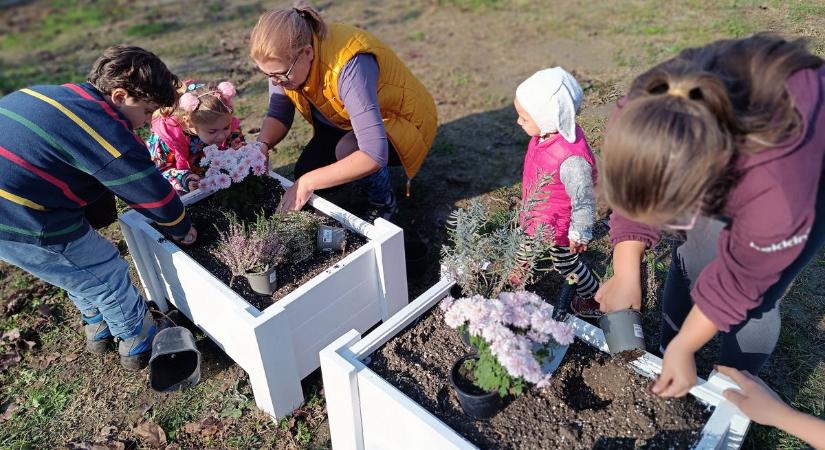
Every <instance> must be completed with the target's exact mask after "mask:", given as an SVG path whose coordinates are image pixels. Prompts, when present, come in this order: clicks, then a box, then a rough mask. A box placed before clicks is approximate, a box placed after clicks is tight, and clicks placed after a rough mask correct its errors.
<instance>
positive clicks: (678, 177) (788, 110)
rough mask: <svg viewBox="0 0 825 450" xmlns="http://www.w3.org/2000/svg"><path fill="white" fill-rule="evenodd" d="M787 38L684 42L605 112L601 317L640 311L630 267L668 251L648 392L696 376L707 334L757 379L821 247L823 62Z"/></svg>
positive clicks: (677, 389)
mask: <svg viewBox="0 0 825 450" xmlns="http://www.w3.org/2000/svg"><path fill="white" fill-rule="evenodd" d="M822 63H823V61H822V59H820V58H819V57H817V56H815V55H813V54H811V53H810V52H808V51H807V50H806V48H805V45H804V43H802V42H800V41H795V42H789V41H786V40H784V39H782V38H780V37H778V36H775V35H770V34H759V35H755V36H752V37H750V38H747V39H740V40H726V41H719V42H715V43H712V44H710V45H708V46H706V47H702V48H696V49H688V50H685V51H683V52H682V53H681V54H680V55H679V56H677V57H675V58H673V59H671V60H669V61H666V62H664V63H662V64H660V65H658V66H656V67H654V68H653V69H651V70H649V71H648V72H647V73H645V74H643V75H641V76H640V77H638V78H637V79H636V80H635V81H634V83H633V85H632V87H631V89H630V91H629V93H628V95H627V97H626V98H624V99H622V100H620V102H619V110H618V111H617V112H616V113H615V114H614V117H612V119H611V124H610V126H609V127H608V131H607V135H606V138H605V143H604V148H603V151H602V163H603V164H602V166H601V167H600V172H601V177H602V178H601V186H602V188H603V192H604V196H605V199H606V201H607V202H608V203H609V204H610V206H611V207H612V208H613V211H614V212H613V216H612V217H611V221H610V224H611V230H610V236H611V241H612V243H613V245H614V246H615V249H614V252H613V264H614V268H615V275H614V276H613V278H611V279H610V280H608V281H607V282H606V283H605V284H604V285H603V286H602V288H601V289H600V290H599V292H598V293H597V294H596V300H597V301H599V303H600V304H601V308H602V310H603V311H606V312H609V311H615V310H618V309H623V308H628V307H632V308H637V309H638V308H640V307H641V287H640V284H641V283H640V273H639V263H640V261H641V258H642V255H643V253H644V251H645V249H646V248H650V247H651V246H652V245H654V244H655V243H656V242H657V241H658V239H659V237H660V232H661V231H668V230H677V231H676V232H675V233H676V234H677V235H679V236H681V238H683V239H684V241H683V243H681V245H679V246H677V247H675V248H674V251H673V262H672V264H671V267H670V272H669V273H668V277H667V281H666V283H665V292H664V299H663V303H662V338H661V351H662V352H663V353H664V358H663V367H662V374H661V375H660V377H659V378H658V380H657V382H656V383H655V385H654V386H653V392H655V393H657V394H659V395H661V396H664V397H671V396H682V395H685V394H686V393H687V392H688V390H689V389H690V388H691V387H692V386H693V385H694V384H695V383H696V366H695V362H694V353H695V352H696V351H697V350H699V348H701V347H702V346H704V345H705V344H706V343H707V342H708V341H709V340H710V339H711V338H712V337H713V336H714V335H716V333H722V336H721V344H722V347H721V355H720V363H721V364H724V365H727V366H732V367H735V368H737V369H741V370H747V371H749V372H752V373H756V372H758V371H759V369H760V368H761V367H762V366H763V365H764V363H765V362H766V361H767V359H768V357H769V356H770V354H771V353H772V352H773V349H774V347H775V346H776V342H777V339H778V337H779V328H780V318H779V311H778V306H779V300H780V298H781V297H782V295H783V293H784V292H785V290H786V289H787V288H788V287H789V286H790V283H791V281H793V279H794V278H795V277H796V276H797V275H798V274H799V273H800V271H801V270H802V269H803V268H804V267H805V266H806V265H807V264H808V263H809V262H810V261H811V259H812V258H813V257H814V256H815V255H816V253H817V252H818V250H819V249H820V248H821V247H822V245H823V243H825V182H823V177H822V174H823V155H825V68H823V66H822Z"/></svg>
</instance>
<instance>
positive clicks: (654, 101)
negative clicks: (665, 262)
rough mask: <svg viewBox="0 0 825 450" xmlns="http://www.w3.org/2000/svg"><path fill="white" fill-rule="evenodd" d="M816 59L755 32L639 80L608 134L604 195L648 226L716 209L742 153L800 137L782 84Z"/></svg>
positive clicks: (795, 45) (798, 45) (687, 54)
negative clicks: (694, 209)
mask: <svg viewBox="0 0 825 450" xmlns="http://www.w3.org/2000/svg"><path fill="white" fill-rule="evenodd" d="M822 62H823V61H822V59H821V58H819V57H817V56H815V55H813V54H812V53H810V52H809V51H808V50H807V49H806V47H805V42H804V41H803V40H794V41H788V40H785V39H783V38H782V37H780V36H777V35H774V34H768V33H760V34H756V35H754V36H751V37H749V38H745V39H737V40H723V41H717V42H714V43H711V44H709V45H707V46H705V47H700V48H692V49H687V50H684V51H683V52H681V53H680V54H679V55H678V56H677V57H675V58H673V59H671V60H668V61H666V62H664V63H662V64H659V65H658V66H656V67H654V68H652V69H650V70H649V71H647V72H646V73H644V74H642V75H641V76H639V77H638V78H636V80H635V81H634V82H633V84H632V86H631V88H630V92H629V93H628V96H627V103H626V105H625V106H624V107H623V108H622V109H621V111H620V113H619V116H618V117H617V119H616V121H615V122H614V123H613V124H612V125H611V127H610V128H609V129H608V131H607V135H606V137H605V143H604V148H603V151H602V168H601V184H602V190H603V193H604V195H605V199H606V200H607V202H608V203H609V204H610V205H611V206H612V207H614V208H616V209H618V210H620V211H622V212H624V213H626V214H629V215H631V216H636V217H637V218H640V217H646V218H648V219H649V220H648V221H649V222H651V223H652V222H660V221H663V220H668V219H670V218H673V217H675V216H677V215H679V214H681V213H684V212H685V211H687V210H688V209H690V208H692V207H693V206H694V205H696V204H697V203H701V205H702V207H703V210H704V212H705V213H707V214H714V213H719V212H720V211H721V210H722V208H723V207H724V204H725V200H726V198H727V194H728V192H729V191H730V189H731V188H732V187H733V186H734V185H735V184H736V182H737V181H738V178H739V176H738V174H737V173H736V170H735V161H736V159H737V158H738V157H739V155H742V154H750V153H757V152H760V151H762V150H765V149H767V148H771V147H775V146H778V145H781V144H782V143H784V142H787V141H788V140H789V139H791V138H793V137H795V136H797V135H798V134H799V132H800V129H801V125H802V124H801V118H800V117H799V113H798V112H797V111H796V109H795V107H794V104H793V99H792V98H791V97H790V95H789V94H788V90H787V79H788V77H789V76H790V75H791V74H792V73H794V72H796V71H798V70H800V69H805V68H817V67H819V66H821V65H822Z"/></svg>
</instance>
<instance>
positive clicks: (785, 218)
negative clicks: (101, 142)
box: [610, 66, 825, 331]
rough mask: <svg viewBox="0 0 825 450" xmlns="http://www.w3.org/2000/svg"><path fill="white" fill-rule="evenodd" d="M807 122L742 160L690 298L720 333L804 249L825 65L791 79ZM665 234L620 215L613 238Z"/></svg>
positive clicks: (815, 180)
mask: <svg viewBox="0 0 825 450" xmlns="http://www.w3.org/2000/svg"><path fill="white" fill-rule="evenodd" d="M788 91H789V93H790V95H791V97H792V98H793V101H794V104H795V106H796V109H797V110H798V111H799V114H800V115H801V117H802V122H803V128H802V132H801V133H800V134H799V136H798V137H796V138H794V139H792V140H790V141H789V142H788V143H786V144H783V145H782V146H779V147H774V148H771V149H769V150H764V151H762V152H759V153H756V154H754V155H742V156H740V158H739V161H738V166H739V168H740V169H741V173H742V177H741V178H740V180H739V183H738V184H737V185H736V186H735V187H734V188H733V189H732V190H731V192H730V194H729V196H728V201H727V206H726V207H725V210H724V211H723V214H722V215H723V216H725V217H728V218H730V226H729V227H727V228H725V229H724V230H722V232H721V233H720V235H719V240H718V243H717V256H716V258H715V259H714V260H713V261H711V262H710V264H708V265H707V266H706V267H705V268H704V269H703V270H702V272H701V273H700V275H699V278H698V279H697V280H696V282H695V284H694V287H693V290H692V291H691V297H692V298H693V302H694V303H695V304H696V305H697V306H698V307H699V309H700V310H701V311H702V312H703V313H704V314H705V315H706V316H707V317H708V319H710V320H711V321H712V322H713V323H714V324H715V325H716V327H717V328H719V329H720V330H722V331H729V330H730V328H731V326H733V325H736V324H738V323H740V322H742V321H743V320H745V318H746V317H747V313H748V311H749V310H751V309H754V308H756V307H757V306H759V305H760V304H761V302H762V296H763V295H764V293H765V292H766V291H767V290H768V288H770V287H771V286H772V285H773V284H774V283H776V282H777V281H778V280H779V278H780V276H781V275H782V272H783V271H784V270H785V269H786V268H787V267H788V266H789V265H790V264H791V263H792V262H793V261H794V260H795V259H796V257H797V256H799V254H800V253H801V252H802V249H803V248H804V243H805V241H806V240H807V238H808V234H809V232H810V230H811V226H812V224H813V221H814V214H815V207H816V196H817V190H818V187H819V183H820V182H825V179H823V178H822V174H823V158H825V66H822V67H820V68H819V69H803V70H800V71H798V72H795V73H794V74H792V75H791V76H790V77H789V78H788ZM659 237H660V232H659V230H657V229H655V228H652V227H649V226H646V225H643V224H639V223H637V222H633V221H631V220H629V219H627V218H626V217H622V216H621V215H619V214H617V213H615V212H614V213H613V215H612V216H611V218H610V240H611V242H612V244H613V245H614V246H615V245H616V244H618V243H619V242H622V241H641V242H644V243H645V245H647V246H648V247H652V246H653V245H655V244H656V242H657V241H658V240H659Z"/></svg>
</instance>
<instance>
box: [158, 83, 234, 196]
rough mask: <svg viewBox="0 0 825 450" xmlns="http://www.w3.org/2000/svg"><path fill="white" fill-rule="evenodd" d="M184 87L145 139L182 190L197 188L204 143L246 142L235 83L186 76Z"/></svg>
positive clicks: (223, 145)
mask: <svg viewBox="0 0 825 450" xmlns="http://www.w3.org/2000/svg"><path fill="white" fill-rule="evenodd" d="M183 89H184V90H185V91H184V93H183V95H181V97H180V100H179V101H178V105H177V106H176V107H174V108H170V109H168V110H165V111H162V112H160V113H159V114H156V116H155V117H154V118H153V119H152V135H151V136H149V139H148V140H147V141H146V145H147V146H148V147H149V153H150V154H151V156H152V161H153V162H154V163H155V166H156V167H157V168H158V170H160V171H161V173H162V174H163V176H164V177H165V178H166V179H167V180H168V181H169V183H170V184H171V185H172V186H173V187H174V188H175V190H176V191H177V192H178V193H179V194H185V193H188V192H190V191H193V190H195V189H197V188H198V185H199V182H200V178H201V175H202V171H203V170H204V168H202V167H200V165H199V164H198V163H199V162H200V159H201V157H202V156H203V149H204V147H207V146H209V145H216V146H218V148H220V149H226V148H229V147H232V148H238V147H240V146H241V145H243V143H244V137H243V134H242V132H241V128H240V121H239V120H238V119H237V118H236V117H235V116H234V115H233V109H232V99H233V98H234V97H235V94H236V91H235V86H233V85H232V83H230V82H229V81H223V82H221V83H220V84H218V85H217V86H213V85H209V84H206V83H200V82H194V81H191V80H187V81H185V82H184V87H183Z"/></svg>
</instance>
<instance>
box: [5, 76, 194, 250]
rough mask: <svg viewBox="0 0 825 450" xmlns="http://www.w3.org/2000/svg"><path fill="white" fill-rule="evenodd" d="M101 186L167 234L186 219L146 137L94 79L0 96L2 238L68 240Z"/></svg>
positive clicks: (178, 232) (82, 228)
mask: <svg viewBox="0 0 825 450" xmlns="http://www.w3.org/2000/svg"><path fill="white" fill-rule="evenodd" d="M107 189H108V190H110V191H112V192H113V193H114V194H115V195H117V196H118V197H120V198H122V199H123V200H124V201H125V202H126V203H127V204H129V206H131V207H132V208H134V209H135V210H137V211H139V212H141V213H142V214H144V215H145V216H146V217H148V218H150V219H152V220H154V221H155V222H157V223H158V224H159V225H161V226H163V227H165V229H166V230H167V231H168V232H169V233H170V234H172V235H175V236H182V235H184V234H186V232H187V231H188V230H189V227H190V226H191V221H190V220H189V217H188V216H187V215H186V212H185V210H184V208H183V204H182V203H181V201H180V199H179V198H178V196H177V195H176V194H175V191H174V190H173V189H172V186H170V185H169V183H168V182H166V180H165V179H164V178H163V176H162V175H161V174H160V172H158V170H157V169H156V168H155V165H154V164H153V163H152V161H151V160H150V159H149V153H148V152H147V151H146V146H145V144H144V143H143V142H142V141H141V139H140V138H139V137H138V136H137V135H136V134H135V133H134V132H133V131H132V130H131V127H130V126H129V122H128V121H127V119H126V117H125V116H123V115H122V114H120V113H119V112H118V111H116V110H114V109H113V108H111V107H110V106H109V105H108V104H107V103H106V102H105V101H104V100H103V95H102V94H101V93H100V91H98V90H97V89H96V88H95V87H94V86H92V85H91V84H88V83H84V84H79V85H77V84H66V85H63V86H34V87H31V88H27V89H22V90H19V91H16V92H13V93H11V94H9V95H7V96H5V97H3V98H0V241H3V240H8V241H17V242H27V243H33V244H38V245H50V244H61V243H67V242H70V241H73V240H75V239H77V238H79V237H81V236H83V235H84V234H85V233H86V232H88V230H89V224H88V222H87V221H86V219H85V218H84V215H83V208H84V206H86V205H87V204H89V203H91V202H92V201H94V200H96V199H97V198H98V197H100V196H101V195H102V194H103V193H105V192H106V190H107Z"/></svg>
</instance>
